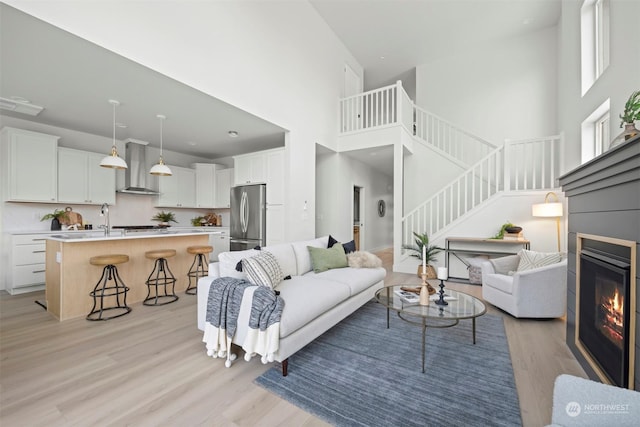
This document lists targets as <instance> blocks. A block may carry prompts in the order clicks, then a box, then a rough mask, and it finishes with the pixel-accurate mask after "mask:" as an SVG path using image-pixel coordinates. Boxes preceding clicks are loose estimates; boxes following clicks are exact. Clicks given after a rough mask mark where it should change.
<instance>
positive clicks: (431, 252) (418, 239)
mask: <svg viewBox="0 0 640 427" xmlns="http://www.w3.org/2000/svg"><path fill="white" fill-rule="evenodd" d="M413 235H414V237H415V240H414V241H415V245H403V246H402V249H407V250H410V251H413V252H415V253H412V254H411V256H413V257H416V258H418V259H419V260H420V261H423V259H422V254H423V250H422V248H423V247H424V248H425V250H424V254H425V259H424V261H425V263H426V265H427V267H426V270H427V271H426V272H425V274H426V276H427V279H435V278H436V277H437V274H436V269H435V268H433V265H431V264H430V263H431V262H435V261H436V260H437V259H436V255H438V254H439V253H440V252H442V250H443V249H442V248H441V247H439V246H436V245H430V244H429V235H428V234H427V233H422V234H420V233H416V232H415V231H414V232H413ZM422 273H423V272H422V263H421V264H420V265H419V266H418V277H422Z"/></svg>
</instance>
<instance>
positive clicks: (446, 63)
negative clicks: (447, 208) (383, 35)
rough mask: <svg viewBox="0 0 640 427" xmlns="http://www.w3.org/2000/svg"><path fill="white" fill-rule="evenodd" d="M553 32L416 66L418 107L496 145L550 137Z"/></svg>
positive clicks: (552, 122) (553, 130)
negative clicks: (511, 141) (513, 140)
mask: <svg viewBox="0 0 640 427" xmlns="http://www.w3.org/2000/svg"><path fill="white" fill-rule="evenodd" d="M556 46H557V31H556V28H555V27H552V28H548V29H544V30H541V31H538V32H535V33H531V34H528V35H525V36H522V37H514V38H510V39H507V40H501V41H497V42H492V43H487V44H485V45H484V46H483V47H480V48H474V49H473V50H469V51H466V52H460V53H456V54H453V55H452V56H450V57H448V58H444V59H441V60H437V61H433V62H429V63H426V64H422V65H419V66H418V67H417V69H416V80H417V82H416V104H417V105H418V106H419V107H421V108H423V109H425V110H427V111H429V112H432V113H435V114H436V115H438V116H440V117H442V118H444V119H446V120H448V121H450V122H452V123H454V124H456V125H458V126H460V127H462V128H463V129H465V130H467V131H470V132H471V133H473V134H475V135H477V136H480V137H481V138H483V139H485V140H487V141H489V142H491V143H493V144H495V145H502V143H503V142H504V140H505V139H507V138H508V139H524V138H533V137H537V136H547V135H554V134H556V133H557V132H558V128H557V124H556V97H557V88H556V86H557V85H556V82H557V78H556V75H557V55H556Z"/></svg>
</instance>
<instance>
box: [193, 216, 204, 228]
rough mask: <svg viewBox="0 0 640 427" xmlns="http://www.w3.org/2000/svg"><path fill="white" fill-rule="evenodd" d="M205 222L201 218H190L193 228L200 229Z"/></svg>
mask: <svg viewBox="0 0 640 427" xmlns="http://www.w3.org/2000/svg"><path fill="white" fill-rule="evenodd" d="M206 222H207V219H206V218H205V217H203V216H197V217H195V218H191V225H193V226H194V227H200V226H202V225H204V224H205V223H206Z"/></svg>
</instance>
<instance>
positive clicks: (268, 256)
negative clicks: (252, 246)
mask: <svg viewBox="0 0 640 427" xmlns="http://www.w3.org/2000/svg"><path fill="white" fill-rule="evenodd" d="M242 271H243V272H245V273H247V279H248V280H249V281H250V282H251V283H253V284H254V285H258V286H266V287H268V288H271V289H273V288H274V287H276V286H277V285H279V284H280V282H282V279H283V278H284V275H283V274H282V269H281V268H280V264H278V260H277V259H276V257H275V256H274V255H273V254H272V253H271V252H268V251H261V252H260V253H259V254H258V255H256V256H252V257H250V258H245V259H243V260H242Z"/></svg>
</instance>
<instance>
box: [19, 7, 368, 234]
mask: <svg viewBox="0 0 640 427" xmlns="http://www.w3.org/2000/svg"><path fill="white" fill-rule="evenodd" d="M7 3H8V4H10V5H12V6H14V7H16V8H18V9H21V10H23V11H25V12H26V13H29V14H32V15H34V16H36V17H38V18H40V19H43V20H45V21H47V22H50V23H52V24H53V25H56V26H59V27H61V28H63V29H65V30H67V31H70V32H71V33H73V34H76V35H78V36H80V37H83V38H85V39H87V40H89V41H92V42H94V43H96V44H98V45H100V46H103V47H105V48H107V49H110V50H112V51H114V52H116V53H118V54H121V55H123V56H125V57H127V58H129V59H131V60H134V61H136V62H138V63H140V64H142V65H145V66H147V67H150V68H152V69H154V70H156V71H158V72H161V73H163V74H165V75H167V76H169V77H171V78H173V79H176V80H178V81H180V82H183V83H185V84H187V85H190V86H192V87H194V88H196V89H198V90H200V91H202V92H204V93H207V94H210V95H212V96H215V97H216V98H219V99H221V100H223V101H225V102H227V103H229V104H232V105H234V106H236V107H239V108H241V109H244V110H246V111H248V112H250V113H251V114H254V115H256V116H258V117H261V118H263V119H265V120H268V121H270V122H272V123H275V124H277V125H279V126H281V127H283V128H285V129H288V130H289V131H290V132H289V134H288V138H287V142H286V144H287V146H288V147H287V148H288V155H289V159H290V161H289V163H288V169H287V171H286V182H288V183H290V185H289V187H288V188H287V212H286V215H287V218H286V222H287V230H286V231H287V235H286V236H285V237H286V239H287V240H298V239H303V238H310V237H314V236H315V218H314V212H315V174H314V169H315V143H316V142H320V143H322V144H324V145H326V146H329V147H333V146H335V144H336V138H337V130H338V124H337V119H338V102H337V99H338V98H339V97H340V91H341V88H342V84H343V64H344V63H348V64H349V66H351V68H352V69H353V70H354V71H356V73H357V74H359V75H360V76H362V67H361V66H360V65H359V64H358V63H357V61H355V59H354V58H353V56H352V55H351V54H350V53H349V51H348V50H347V49H346V48H345V47H344V46H343V45H342V43H341V42H340V40H339V39H338V38H337V37H336V36H335V34H334V33H333V32H331V31H330V29H329V28H328V26H327V25H326V23H325V22H324V21H323V20H322V19H321V18H320V16H319V15H318V14H317V13H316V12H315V9H313V8H312V7H311V5H309V4H308V3H307V2H217V1H216V2H201V1H182V2H153V3H150V2H124V1H110V2H77V1H62V0H61V1H24V0H10V1H7ZM114 25H115V26H116V27H117V30H115V28H116V27H114ZM305 201H307V203H308V204H307V211H304V206H305Z"/></svg>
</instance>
